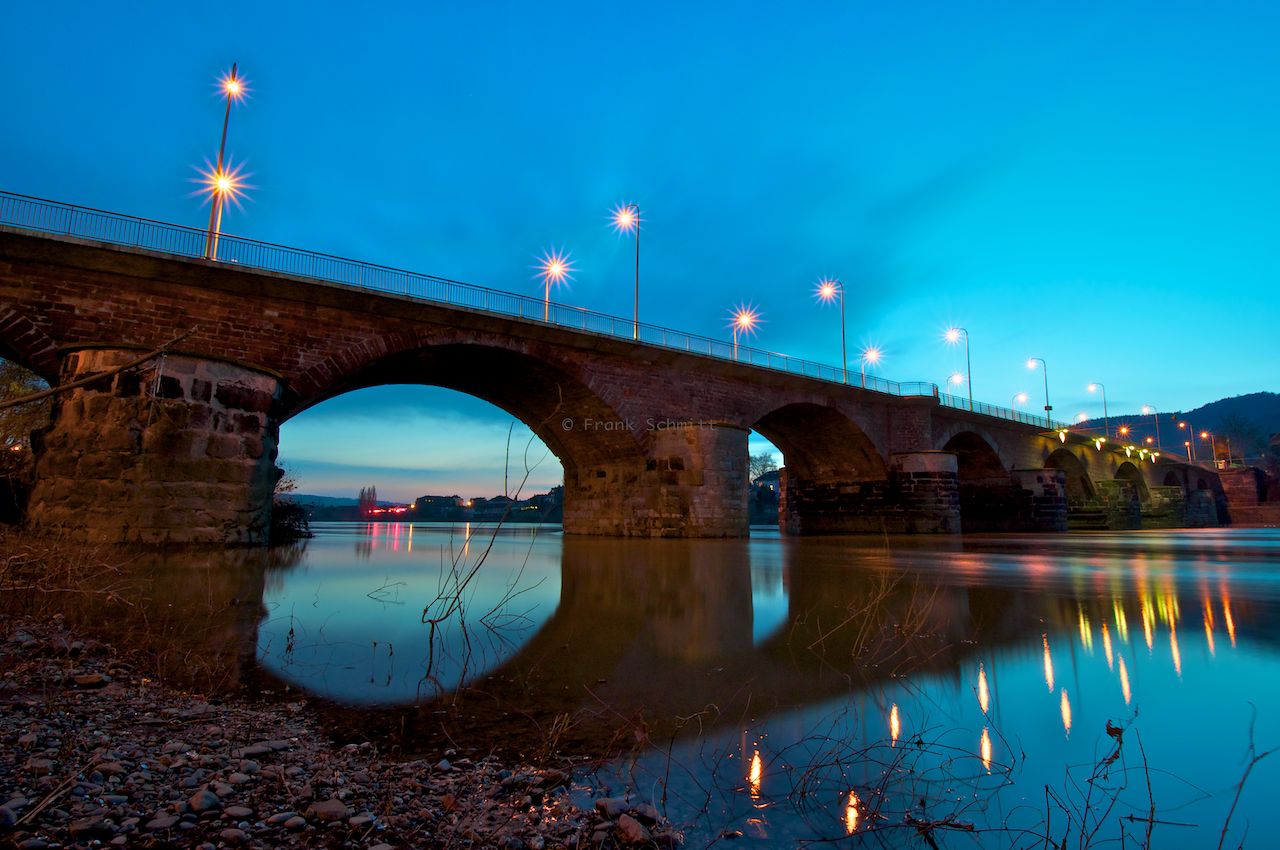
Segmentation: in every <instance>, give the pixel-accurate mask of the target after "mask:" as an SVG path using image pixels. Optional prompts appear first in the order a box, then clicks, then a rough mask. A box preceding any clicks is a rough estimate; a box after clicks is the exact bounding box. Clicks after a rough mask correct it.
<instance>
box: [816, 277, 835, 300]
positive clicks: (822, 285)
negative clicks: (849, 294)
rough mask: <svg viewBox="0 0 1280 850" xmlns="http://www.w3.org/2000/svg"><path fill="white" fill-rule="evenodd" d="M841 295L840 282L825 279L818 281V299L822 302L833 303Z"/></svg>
mask: <svg viewBox="0 0 1280 850" xmlns="http://www.w3.org/2000/svg"><path fill="white" fill-rule="evenodd" d="M839 294H840V281H838V280H832V279H831V278H829V277H824V278H823V279H822V280H820V281H818V298H819V300H822V301H833V300H835V298H836V296H838V295H839Z"/></svg>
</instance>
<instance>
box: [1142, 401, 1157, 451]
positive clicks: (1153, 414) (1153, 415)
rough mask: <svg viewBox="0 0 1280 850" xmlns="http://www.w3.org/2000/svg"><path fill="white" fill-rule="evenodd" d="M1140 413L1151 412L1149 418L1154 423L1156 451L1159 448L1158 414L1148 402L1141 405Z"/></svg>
mask: <svg viewBox="0 0 1280 850" xmlns="http://www.w3.org/2000/svg"><path fill="white" fill-rule="evenodd" d="M1142 413H1143V414H1144V415H1145V414H1148V413H1149V414H1151V419H1152V421H1154V422H1155V423H1156V451H1159V450H1160V414H1159V412H1158V411H1157V410H1156V409H1155V408H1154V407H1152V406H1151V405H1149V404H1144V405H1142Z"/></svg>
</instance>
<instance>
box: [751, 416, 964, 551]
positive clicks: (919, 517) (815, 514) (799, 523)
mask: <svg viewBox="0 0 1280 850" xmlns="http://www.w3.org/2000/svg"><path fill="white" fill-rule="evenodd" d="M751 427H752V429H753V430H756V431H758V432H760V433H761V434H763V435H764V436H765V437H767V438H768V439H769V440H770V441H771V442H772V443H773V444H774V445H775V446H777V447H778V448H779V449H780V450H781V451H782V454H783V461H784V466H783V471H782V476H781V487H780V489H781V497H780V499H779V503H778V523H779V527H780V528H781V529H782V530H783V531H784V532H786V533H788V534H839V533H856V532H882V531H909V532H919V531H929V532H935V531H958V530H959V522H958V520H959V506H958V503H957V502H956V484H955V459H954V457H952V456H951V455H950V454H948V453H945V452H916V453H911V454H906V455H894V456H893V457H892V458H891V459H890V460H889V461H886V458H885V457H884V455H883V453H882V452H881V450H880V449H879V448H878V447H877V446H876V444H875V442H874V440H873V439H872V438H871V437H870V436H869V435H868V434H867V432H866V430H865V429H864V428H863V427H862V425H860V424H859V423H858V422H856V421H854V419H852V418H851V417H850V416H849V415H847V414H846V413H844V412H842V411H841V410H840V409H839V408H837V407H834V406H826V405H821V404H814V403H811V402H808V401H796V402H790V403H787V404H783V405H781V406H778V407H773V408H771V409H768V410H766V411H764V412H763V413H762V414H761V415H759V416H757V418H756V419H755V420H754V422H752V425H751Z"/></svg>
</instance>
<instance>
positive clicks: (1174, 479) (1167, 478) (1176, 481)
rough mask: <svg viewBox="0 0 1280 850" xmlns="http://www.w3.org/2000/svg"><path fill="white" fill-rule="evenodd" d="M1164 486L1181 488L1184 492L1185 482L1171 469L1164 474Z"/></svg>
mask: <svg viewBox="0 0 1280 850" xmlns="http://www.w3.org/2000/svg"><path fill="white" fill-rule="evenodd" d="M1164 486H1166V487H1180V488H1182V490H1183V492H1186V489H1187V482H1186V480H1185V479H1184V478H1183V477H1182V476H1181V475H1179V474H1178V473H1177V471H1176V470H1173V469H1171V470H1169V471H1168V472H1166V473H1165V474H1164Z"/></svg>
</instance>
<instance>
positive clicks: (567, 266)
mask: <svg viewBox="0 0 1280 850" xmlns="http://www.w3.org/2000/svg"><path fill="white" fill-rule="evenodd" d="M536 268H537V269H538V277H541V278H542V321H544V322H549V321H551V285H552V284H561V283H564V282H565V281H566V280H570V279H571V278H570V272H572V271H573V264H572V263H570V262H569V255H568V254H564V253H561V252H560V251H558V250H553V251H544V252H543V254H542V257H540V258H539V260H538V265H537V266H536Z"/></svg>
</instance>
